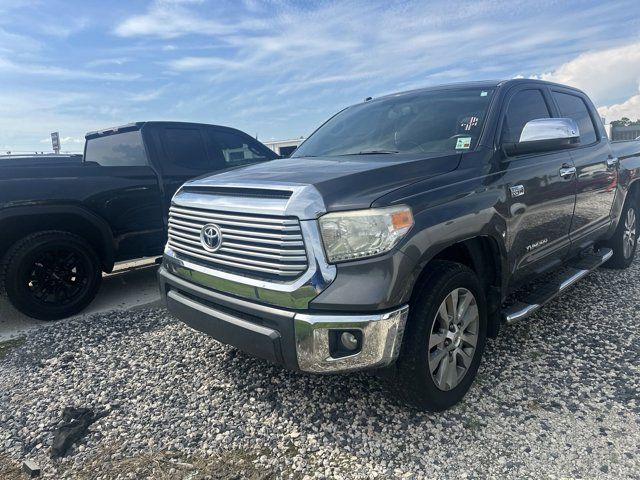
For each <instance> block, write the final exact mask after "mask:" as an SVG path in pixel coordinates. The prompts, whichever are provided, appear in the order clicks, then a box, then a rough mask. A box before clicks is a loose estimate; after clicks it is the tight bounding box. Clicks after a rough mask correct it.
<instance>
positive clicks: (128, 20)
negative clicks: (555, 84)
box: [0, 0, 640, 152]
mask: <svg viewBox="0 0 640 480" xmlns="http://www.w3.org/2000/svg"><path fill="white" fill-rule="evenodd" d="M515 76H525V77H530V76H535V77H539V78H547V79H551V80H556V81H561V82H565V83H570V84H573V85H576V86H578V87H580V88H583V89H585V90H586V91H587V92H588V93H590V94H591V95H592V97H593V98H594V100H595V102H596V103H597V105H598V106H599V107H601V113H602V114H603V115H606V116H607V118H609V119H614V117H615V118H619V117H620V116H621V115H627V116H629V115H630V116H633V117H640V92H639V83H640V2H639V1H638V0H619V1H615V2H612V1H609V2H607V1H602V0H598V1H575V2H570V1H544V0H540V1H531V2H521V1H518V0H510V1H500V0H476V1H469V2H466V1H462V2H457V1H397V2H387V1H382V2H374V1H373V0H370V1H350V0H343V1H318V2H311V1H285V0H279V1H272V2H259V1H253V0H251V1H249V0H247V1H239V0H236V1H223V0H211V1H205V0H201V1H198V0H151V1H142V0H136V1H115V0H112V1H109V2H101V1H86V0H85V1H75V0H67V1H55V0H42V1H27V0H22V1H12V0H0V151H2V152H4V151H7V150H13V151H29V150H49V149H50V147H51V145H50V141H49V139H48V136H49V133H50V132H51V131H54V130H59V131H60V134H61V137H62V139H63V150H68V151H79V150H81V149H82V142H83V137H84V133H85V132H87V131H90V130H93V129H98V128H104V127H107V126H113V125H118V124H123V123H128V122H131V121H138V120H151V119H154V120H165V119H166V120H169V119H171V120H185V121H197V122H206V123H216V124H223V125H230V126H234V127H237V128H240V129H243V130H245V131H247V132H248V133H250V134H252V135H256V134H257V135H258V136H259V138H260V139H262V140H268V139H274V138H278V139H283V138H292V137H299V136H302V135H308V134H309V133H310V132H311V131H312V130H313V129H314V128H315V127H316V126H317V125H318V124H319V123H320V122H322V121H323V120H324V119H326V118H327V117H328V116H329V115H331V114H332V113H334V112H335V111H337V110H338V109H340V108H342V107H344V106H346V105H349V104H352V103H355V102H359V101H361V100H362V99H364V98H365V97H367V96H376V95H380V94H383V93H389V92H393V91H399V90H407V89H411V88H416V87H420V86H427V85H432V84H438V83H447V82H453V81H464V80H480V79H490V78H493V79H499V78H512V77H515Z"/></svg>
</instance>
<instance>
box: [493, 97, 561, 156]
mask: <svg viewBox="0 0 640 480" xmlns="http://www.w3.org/2000/svg"><path fill="white" fill-rule="evenodd" d="M550 116H551V115H550V113H549V107H547V103H546V102H545V101H544V97H543V96H542V92H541V91H540V90H535V89H533V90H522V91H520V92H518V93H516V94H515V95H514V96H513V98H512V99H511V102H509V107H507V113H506V114H505V117H504V121H503V122H502V134H501V138H502V143H515V142H518V141H520V134H521V133H522V129H523V128H524V126H525V125H526V124H527V122H530V121H531V120H535V119H538V118H549V117H550Z"/></svg>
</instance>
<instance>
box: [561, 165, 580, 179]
mask: <svg viewBox="0 0 640 480" xmlns="http://www.w3.org/2000/svg"><path fill="white" fill-rule="evenodd" d="M575 173H576V167H562V168H561V169H560V176H561V177H563V178H569V177H570V176H571V175H574V174H575Z"/></svg>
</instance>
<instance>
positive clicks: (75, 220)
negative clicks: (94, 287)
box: [0, 205, 116, 272]
mask: <svg viewBox="0 0 640 480" xmlns="http://www.w3.org/2000/svg"><path fill="white" fill-rule="evenodd" d="M44 230H61V231H65V232H69V233H73V234H75V235H78V236H80V237H82V238H84V239H85V240H86V241H87V242H89V244H90V245H92V246H93V247H94V248H95V250H96V253H97V254H98V257H99V258H100V261H101V263H102V269H103V271H105V272H111V271H112V270H113V265H114V263H115V257H116V247H115V240H114V237H113V233H112V231H111V228H110V227H109V224H108V223H107V222H106V221H105V220H104V219H103V218H101V217H99V216H98V215H96V214H95V213H93V212H91V211H89V210H87V209H86V208H83V207H79V206H75V205H29V206H18V207H9V208H6V209H4V210H2V211H0V231H1V232H3V235H2V237H1V238H0V258H1V257H2V256H4V255H5V253H6V252H7V250H8V249H9V248H10V247H11V245H13V244H14V243H15V242H17V241H18V240H20V239H22V238H24V237H26V236H27V235H30V234H32V233H36V232H39V231H44Z"/></svg>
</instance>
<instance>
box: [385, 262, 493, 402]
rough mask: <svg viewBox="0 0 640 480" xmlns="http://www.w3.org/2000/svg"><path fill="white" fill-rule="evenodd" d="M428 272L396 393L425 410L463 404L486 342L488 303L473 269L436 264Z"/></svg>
mask: <svg viewBox="0 0 640 480" xmlns="http://www.w3.org/2000/svg"><path fill="white" fill-rule="evenodd" d="M427 268H429V273H428V275H427V276H426V277H425V278H424V280H423V281H422V282H421V284H420V285H419V286H418V287H417V288H418V289H419V290H418V291H417V294H416V295H414V300H413V301H412V302H411V305H410V307H409V318H408V320H407V328H406V331H405V334H404V340H403V347H402V351H401V353H400V357H399V359H398V365H397V367H398V369H397V373H398V374H397V382H398V386H399V389H398V390H397V391H398V393H399V394H400V396H401V398H402V399H403V400H404V401H405V402H407V403H410V404H412V405H414V406H416V407H418V408H419V409H421V410H429V411H441V410H445V409H447V408H449V407H451V406H453V405H455V404H456V403H457V402H459V401H460V400H461V399H462V397H464V395H465V394H466V393H467V391H468V390H469V388H470V386H471V384H472V382H473V380H474V378H475V376H476V373H477V371H478V367H479V365H480V360H481V358H482V352H483V350H484V345H485V340H486V332H487V305H486V300H485V294H484V292H483V289H482V285H481V283H480V281H479V280H478V277H477V275H476V274H475V273H474V272H473V271H472V270H471V269H469V268H468V267H466V266H464V265H461V264H459V263H454V262H449V261H441V260H436V261H433V262H432V263H431V264H430V265H429V266H428V267H427ZM454 292H457V293H456V294H455V295H454ZM467 301H469V303H468V305H467V307H466V308H464V309H463V307H464V303H465V302H467ZM454 304H455V308H454V307H453V306H454ZM443 306H444V311H443V310H442V308H443ZM450 307H451V308H450ZM459 307H460V311H458V308H459ZM463 311H464V313H461V312H463ZM450 314H453V315H450ZM445 315H446V316H447V319H445V318H444V317H445ZM471 317H473V320H471ZM447 321H448V322H450V323H449V326H448V327H447V326H446V323H447ZM467 322H469V323H468V325H467V326H466V327H465V326H464V324H465V323H467ZM471 322H473V325H472V324H471ZM471 343H475V346H473V347H472V346H471ZM434 366H435V368H434Z"/></svg>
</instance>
